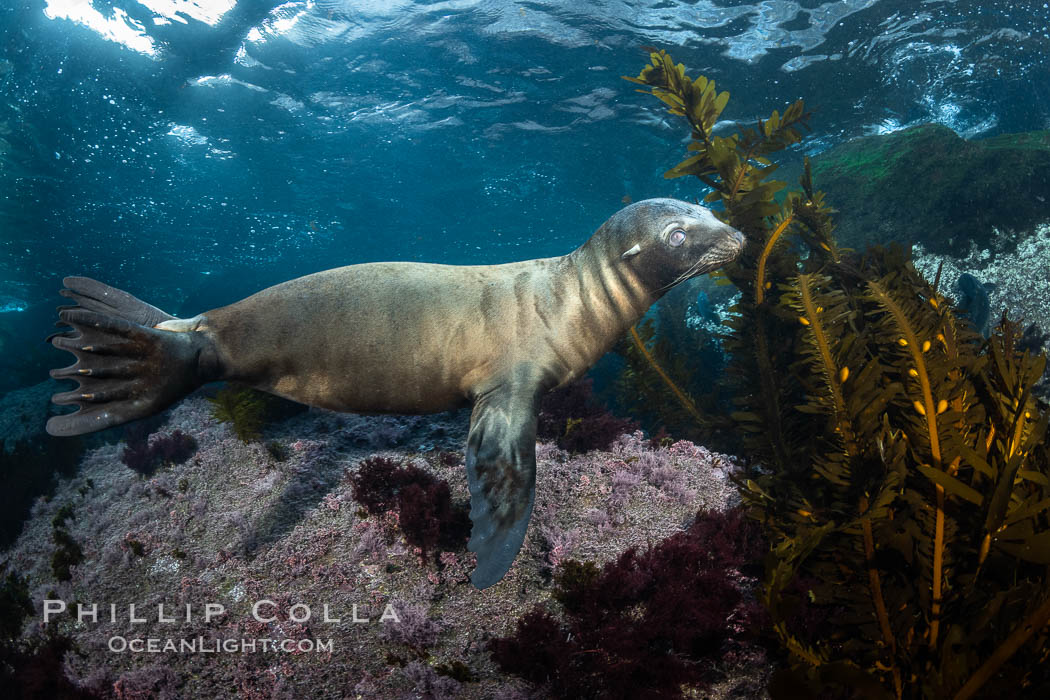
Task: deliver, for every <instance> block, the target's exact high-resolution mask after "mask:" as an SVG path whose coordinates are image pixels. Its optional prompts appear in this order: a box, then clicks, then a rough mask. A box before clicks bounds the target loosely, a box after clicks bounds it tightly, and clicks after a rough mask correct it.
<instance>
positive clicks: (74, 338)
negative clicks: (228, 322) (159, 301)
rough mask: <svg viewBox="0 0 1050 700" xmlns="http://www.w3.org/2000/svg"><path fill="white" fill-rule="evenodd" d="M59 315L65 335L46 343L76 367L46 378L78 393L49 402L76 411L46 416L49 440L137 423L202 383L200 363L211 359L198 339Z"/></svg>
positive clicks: (89, 316) (104, 318)
mask: <svg viewBox="0 0 1050 700" xmlns="http://www.w3.org/2000/svg"><path fill="white" fill-rule="evenodd" d="M59 316H60V318H61V319H62V322H63V323H65V324H66V325H68V326H71V327H72V330H69V331H64V332H61V333H56V334H54V335H52V336H51V337H50V341H51V344H52V345H54V346H55V347H56V348H59V349H60V350H66V351H68V352H71V353H73V355H74V356H75V357H76V358H77V361H76V362H75V363H74V364H72V365H70V366H69V367H63V368H62V369H53V370H51V376H52V377H54V378H55V379H72V380H74V381H76V382H77V383H78V384H79V387H78V388H77V389H75V390H73V391H66V392H61V393H58V394H55V395H54V396H52V397H51V401H52V402H53V403H55V404H58V405H67V404H72V405H76V406H78V407H79V410H78V411H76V412H74V413H67V414H64V415H60V416H54V417H52V418H50V419H49V420H48V422H47V432H48V433H50V434H51V435H58V436H69V435H81V434H83V433H90V432H93V431H95V430H102V429H104V428H109V427H112V426H114V425H120V424H121V423H127V422H128V421H132V420H135V419H137V418H145V417H146V416H149V415H152V414H154V413H157V412H159V411H161V410H163V409H165V408H167V407H168V406H170V405H171V404H172V403H174V402H175V401H177V400H178V399H180V398H182V397H183V396H185V395H186V394H188V393H189V392H190V391H193V389H195V388H196V387H197V386H199V385H200V384H202V383H204V381H206V380H207V378H206V377H204V376H203V373H202V371H201V368H202V366H204V365H205V364H206V363H202V359H203V357H206V356H209V355H211V354H212V353H209V352H208V348H209V342H208V341H207V339H205V338H204V336H203V335H202V334H200V333H173V332H171V331H163V330H157V329H154V328H148V327H145V326H141V325H139V324H137V323H133V322H131V321H128V320H126V319H124V318H118V317H114V316H109V315H107V314H105V313H100V312H99V311H95V310H92V309H91V308H88V307H87V306H84V307H74V308H68V309H63V310H62V311H61V312H60V313H59Z"/></svg>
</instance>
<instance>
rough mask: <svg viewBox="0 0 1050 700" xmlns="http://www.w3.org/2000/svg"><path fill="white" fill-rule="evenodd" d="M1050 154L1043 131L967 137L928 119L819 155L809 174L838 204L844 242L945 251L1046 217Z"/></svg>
mask: <svg viewBox="0 0 1050 700" xmlns="http://www.w3.org/2000/svg"><path fill="white" fill-rule="evenodd" d="M1048 156H1050V132H1047V131H1035V132H1029V133H1023V134H1002V135H999V136H993V137H990V138H985V139H975V140H972V141H968V140H966V139H963V138H962V137H960V136H959V135H957V134H956V133H955V132H954V131H952V130H951V129H949V128H948V127H945V126H941V125H939V124H923V125H921V126H915V127H912V128H909V129H904V130H902V131H897V132H893V133H890V134H882V135H872V136H867V137H864V138H860V139H855V140H853V141H849V142H847V143H844V144H842V145H839V146H836V147H835V148H832V149H831V150H829V151H826V152H824V153H821V154H819V155H817V156H814V157H813V180H814V182H815V183H816V186H817V187H818V188H819V189H821V190H823V191H824V193H825V194H826V196H827V199H828V201H829V202H831V203H832V204H833V205H834V207H835V209H836V210H837V211H838V215H837V216H836V219H835V224H836V229H835V235H836V237H837V239H838V241H839V243H841V244H843V245H847V246H850V247H854V248H862V247H864V246H865V245H871V244H876V243H888V242H891V241H896V242H900V243H921V244H922V245H923V246H924V248H925V249H926V250H927V251H930V252H934V253H948V252H952V251H954V250H957V249H958V248H960V247H961V248H963V249H965V248H968V247H969V246H970V244H971V242H972V243H973V244H974V245H976V246H977V247H978V248H979V249H983V248H988V247H990V246H991V245H992V242H993V239H995V238H997V237H998V236H999V235H1000V232H1017V233H1021V234H1024V233H1027V232H1029V231H1031V230H1032V229H1034V228H1035V227H1036V226H1037V225H1039V224H1042V223H1045V222H1046V221H1047V219H1050V205H1048V202H1050V174H1048V173H1047V170H1046V167H1045V163H1046V160H1047V157H1048ZM786 179H788V180H789V181H790V180H791V179H793V178H791V177H790V176H788V177H787V178H786Z"/></svg>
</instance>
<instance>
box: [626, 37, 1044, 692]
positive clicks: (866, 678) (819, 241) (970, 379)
mask: <svg viewBox="0 0 1050 700" xmlns="http://www.w3.org/2000/svg"><path fill="white" fill-rule="evenodd" d="M650 58H651V63H650V65H648V66H646V68H645V69H644V70H643V71H642V73H641V74H640V75H639V76H638V77H637V78H629V80H632V81H633V82H636V83H641V84H643V85H646V86H647V87H648V90H646V91H645V92H648V93H650V94H653V95H654V96H656V97H658V98H659V99H660V100H662V101H663V102H664V103H665V104H667V105H668V108H669V111H670V112H671V113H672V114H676V115H679V116H684V117H686V119H687V120H688V122H689V125H690V127H691V131H692V137H693V140H692V142H691V143H690V146H689V149H690V151H693V152H695V155H693V156H691V157H690V158H688V159H686V160H685V161H683V162H682V163H680V164H679V165H678V166H676V167H675V168H673V169H671V170H670V171H668V172H667V173H666V175H665V176H666V177H678V176H680V175H694V176H696V177H697V178H699V179H700V180H701V181H702V182H703V183H704V184H705V185H706V186H707V187H709V188H710V189H711V191H710V192H709V193H708V194H707V195H706V197H705V200H706V201H708V202H712V203H716V205H718V204H720V205H721V206H720V209H719V216H721V217H722V218H723V219H724V220H726V221H727V222H728V223H730V224H732V225H734V226H737V227H738V228H740V229H741V230H743V231H744V232H745V233H746V234H747V236H748V244H747V246H746V248H745V250H744V253H743V255H742V256H741V257H740V259H739V260H738V261H737V262H736V263H734V264H733V265H731V266H729V267H727V268H726V269H725V270H724V271H723V272H722V273H721V276H722V277H723V278H724V279H725V280H727V281H728V282H729V283H731V284H733V285H734V286H736V288H737V289H738V290H739V291H740V293H741V297H740V301H739V303H738V304H737V305H736V306H735V307H734V308H733V309H732V311H733V312H734V316H733V317H732V319H731V320H730V321H728V322H727V325H728V326H729V329H730V330H729V333H728V336H727V337H726V338H725V339H724V347H725V349H726V351H727V352H728V354H729V356H730V357H729V365H728V369H727V375H728V378H727V381H729V382H731V383H732V385H733V391H734V398H733V402H734V408H735V410H734V412H733V413H732V414H731V418H732V420H733V421H735V423H736V426H737V431H738V434H739V436H740V447H739V449H740V451H741V452H742V453H743V454H745V455H746V456H747V457H749V458H751V460H752V467H751V470H750V472H749V473H748V474H747V476H746V477H744V478H742V479H741V481H740V488H741V493H742V496H743V498H744V502H745V504H746V505H747V506H748V507H749V509H750V513H751V514H752V516H754V517H755V518H757V519H759V520H760V521H761V522H762V523H763V525H764V527H765V529H766V534H767V536H768V537H769V539H770V542H771V551H770V555H769V557H768V561H767V573H766V577H765V580H764V584H763V590H762V598H763V601H764V603H765V604H766V606H767V607H768V609H769V611H770V613H771V616H772V619H773V624H774V628H775V631H776V634H777V637H778V638H779V639H780V641H781V642H782V644H783V646H784V648H785V650H786V651H787V653H788V663H787V664H786V667H785V668H784V669H783V670H782V671H781V672H780V673H779V674H778V676H777V678H776V680H775V682H774V684H773V686H772V687H771V692H772V693H773V695H774V697H808V696H812V697H816V694H817V693H818V692H823V693H831V694H832V695H830V696H829V697H838V696H839V695H835V693H839V694H840V695H841V696H842V697H847V696H848V694H849V693H850V692H860V693H862V694H863V696H865V697H889V698H892V697H897V698H905V697H906V698H960V699H961V698H968V697H974V696H976V695H977V694H980V695H982V696H984V695H991V694H992V693H995V692H1008V691H1010V692H1013V693H1014V694H1016V693H1017V692H1018V689H1021V692H1022V693H1026V694H1031V693H1035V692H1037V691H1039V690H1044V691H1045V690H1046V689H1047V687H1048V684H1050V672H1048V671H1046V670H1043V667H1044V665H1045V664H1043V663H1042V662H1043V661H1045V657H1046V655H1047V654H1048V652H1050V646H1048V640H1047V629H1046V623H1047V620H1048V619H1050V585H1048V577H1047V572H1048V569H1047V567H1048V566H1050V454H1048V450H1047V446H1046V433H1047V422H1048V413H1047V410H1046V407H1045V405H1040V404H1039V402H1038V401H1037V400H1036V399H1035V398H1034V397H1033V394H1032V387H1033V386H1034V384H1035V383H1036V382H1037V381H1038V380H1039V378H1040V376H1041V375H1042V373H1043V369H1044V366H1045V359H1044V358H1043V357H1041V356H1040V357H1036V356H1033V355H1032V354H1030V353H1028V352H1022V351H1021V350H1019V344H1018V343H1019V339H1020V332H1019V330H1018V327H1017V326H1016V325H1014V324H1013V323H1011V322H1009V321H1007V320H1006V319H1005V318H1004V319H1003V321H1002V322H1001V323H1000V325H999V327H998V329H997V330H996V332H995V333H994V334H993V336H992V338H990V339H989V340H988V341H984V340H983V339H982V338H981V337H979V336H978V335H976V334H975V333H973V332H972V331H971V330H969V328H968V326H967V325H966V324H965V323H961V322H959V320H958V319H957V317H956V315H955V312H954V310H953V308H952V305H951V303H950V301H949V300H948V299H946V298H945V297H944V296H943V295H942V294H940V293H939V292H938V290H937V289H936V288H934V286H932V285H930V284H929V283H928V282H927V281H926V280H924V279H923V278H922V277H921V276H920V275H918V274H917V273H916V272H915V270H914V268H913V267H912V266H911V263H910V262H909V260H908V255H907V254H906V252H905V251H903V250H902V249H900V248H887V249H884V248H872V249H869V250H867V251H865V252H864V253H863V254H856V253H852V252H850V251H844V250H840V249H839V248H838V246H837V245H836V244H835V241H834V238H833V228H834V227H833V222H832V218H831V214H832V212H831V210H830V209H829V208H828V207H827V205H826V204H825V202H824V198H823V195H822V194H821V193H820V192H816V191H814V188H813V185H812V181H811V175H810V169H809V164H808V162H807V163H806V165H805V168H804V172H803V176H802V179H801V183H800V184H801V189H800V191H797V192H791V193H789V194H787V196H786V197H784V198H783V201H782V202H781V203H779V204H778V203H777V202H776V201H775V199H774V195H775V194H777V192H779V191H780V190H781V189H782V188H783V187H784V185H783V183H778V182H775V181H772V180H769V179H768V176H769V175H770V174H771V173H772V171H773V169H774V168H775V167H776V166H774V165H773V164H772V163H771V162H770V161H769V160H768V158H767V157H768V156H769V155H771V154H773V153H775V152H777V151H780V150H783V149H784V148H785V147H787V146H789V145H791V144H792V143H795V142H796V141H798V140H799V138H800V134H799V132H798V129H797V127H799V126H805V125H806V123H807V121H808V117H809V115H808V114H807V113H806V112H805V109H804V107H803V103H802V102H801V101H798V102H796V103H794V104H792V105H791V106H789V107H788V108H787V109H786V110H785V111H784V113H783V115H782V116H781V115H780V114H778V113H776V112H774V113H773V115H772V116H771V117H770V119H768V120H764V121H759V122H758V124H757V125H756V126H755V127H748V128H741V129H739V130H738V132H737V133H735V134H733V135H731V136H725V137H722V136H715V135H713V134H712V128H713V125H714V123H715V122H716V121H717V120H718V117H719V115H720V114H721V112H722V110H723V109H724V108H725V106H726V104H727V102H728V94H727V93H721V94H719V93H717V92H716V91H715V89H714V85H713V83H712V82H711V81H708V80H707V79H705V78H697V79H695V80H692V79H690V78H688V76H686V74H685V70H684V67H683V66H681V65H680V64H679V65H677V66H676V65H674V63H673V62H672V61H671V59H670V57H669V56H668V55H667V54H666V53H664V52H654V53H652V54H651V56H650ZM658 343H659V338H654V337H652V334H651V333H648V334H647V335H646V336H645V337H643V336H642V335H641V334H639V335H638V337H637V338H636V339H635V344H636V345H638V346H640V347H641V348H642V349H645V348H647V347H655V346H656V345H657V344H658ZM665 354H666V353H665ZM628 361H629V363H630V364H631V365H632V366H633V367H634V370H633V371H635V372H639V373H640V372H644V371H649V372H651V373H656V374H657V375H659V372H657V370H656V368H655V367H653V368H652V369H650V370H645V369H644V367H643V366H644V365H645V364H649V365H656V364H657V363H659V362H660V360H659V359H658V358H656V357H654V355H653V353H651V352H650V353H644V352H641V351H639V352H637V353H635V354H634V355H633V356H629V357H628ZM664 363H665V365H668V366H670V365H671V364H672V363H671V361H670V360H669V359H665V360H664ZM661 369H662V371H663V373H664V374H665V375H667V376H668V378H669V379H668V381H667V382H664V383H665V384H667V386H668V391H667V392H666V393H665V394H664V399H663V401H664V402H665V403H666V405H667V406H668V407H669V409H674V410H678V411H681V412H682V413H683V415H688V416H691V415H692V413H693V412H692V411H691V410H689V407H688V406H687V405H686V404H684V403H683V401H682V399H681V398H680V397H678V396H676V394H675V392H674V391H673V389H671V384H672V383H673V381H674V380H673V379H671V377H672V376H673V375H672V373H671V372H670V371H669V370H668V369H667V368H666V367H664V368H661ZM683 407H684V408H683ZM700 420H704V419H703V418H701V419H700ZM822 697H824V696H822Z"/></svg>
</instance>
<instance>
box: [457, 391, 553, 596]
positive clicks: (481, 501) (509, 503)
mask: <svg viewBox="0 0 1050 700" xmlns="http://www.w3.org/2000/svg"><path fill="white" fill-rule="evenodd" d="M537 410H538V403H537V399H536V391H535V389H534V388H533V387H529V388H525V387H522V388H521V389H520V390H518V391H514V390H512V389H511V388H509V387H508V388H506V389H496V390H493V391H491V392H488V393H486V394H484V395H483V396H481V397H480V398H479V399H478V400H477V402H476V403H475V404H474V411H473V413H472V414H471V416H470V432H469V433H468V434H467V456H466V461H467V479H468V483H469V486H470V520H471V523H473V528H472V529H471V532H470V542H469V543H468V544H467V548H468V549H469V550H470V551H472V552H475V553H477V555H478V563H477V566H476V567H475V569H474V572H473V573H472V574H471V576H470V580H471V582H472V583H473V584H474V585H475V586H476V587H477V588H487V587H489V586H491V585H492V584H494V583H498V582H499V581H500V580H501V579H502V578H503V576H504V574H506V573H507V570H508V569H510V565H511V564H512V563H514V558H515V557H516V556H517V555H518V550H519V549H521V544H522V542H524V541H525V531H526V530H527V529H528V527H529V517H530V516H531V515H532V503H533V500H534V499H535V495H536V412H537Z"/></svg>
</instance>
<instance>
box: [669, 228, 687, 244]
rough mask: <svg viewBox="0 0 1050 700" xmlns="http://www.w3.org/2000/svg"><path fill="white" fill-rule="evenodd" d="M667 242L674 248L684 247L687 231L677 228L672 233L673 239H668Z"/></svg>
mask: <svg viewBox="0 0 1050 700" xmlns="http://www.w3.org/2000/svg"><path fill="white" fill-rule="evenodd" d="M667 242H668V243H670V244H671V246H672V247H674V248H677V247H678V246H680V245H682V244H683V243H685V231H683V230H682V229H680V228H676V229H675V230H674V231H672V232H671V237H670V238H668V239H667Z"/></svg>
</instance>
